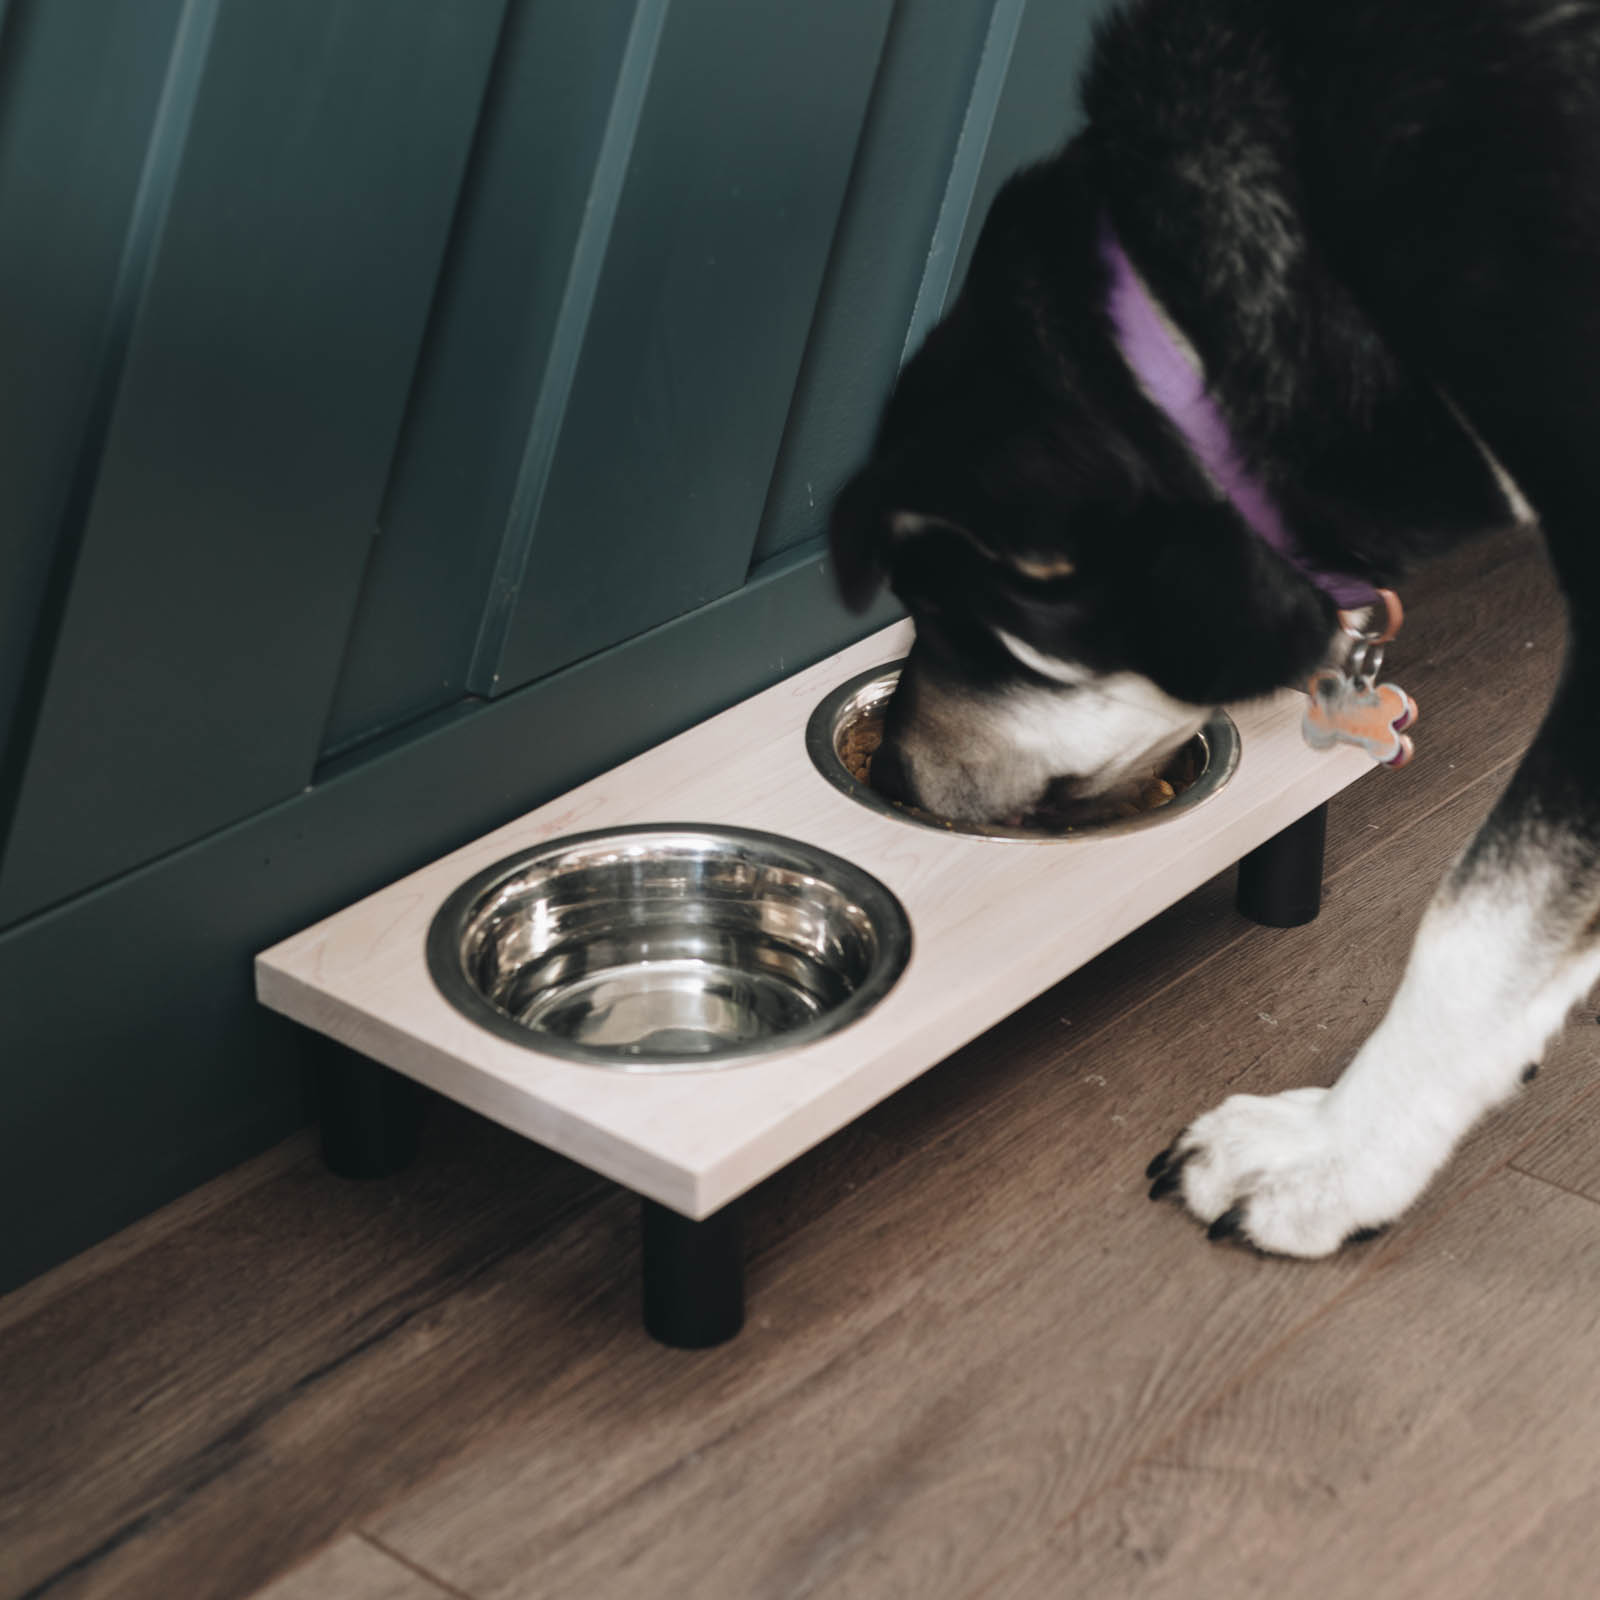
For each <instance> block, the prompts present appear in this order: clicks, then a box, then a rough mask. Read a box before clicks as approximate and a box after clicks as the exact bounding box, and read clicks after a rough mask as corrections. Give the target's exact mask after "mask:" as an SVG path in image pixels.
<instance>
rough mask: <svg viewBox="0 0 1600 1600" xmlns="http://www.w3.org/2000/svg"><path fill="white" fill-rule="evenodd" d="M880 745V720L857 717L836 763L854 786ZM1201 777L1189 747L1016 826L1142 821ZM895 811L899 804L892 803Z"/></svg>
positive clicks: (1041, 828) (1047, 806) (1044, 828)
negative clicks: (1113, 786) (1136, 775)
mask: <svg viewBox="0 0 1600 1600" xmlns="http://www.w3.org/2000/svg"><path fill="white" fill-rule="evenodd" d="M882 742H883V719H882V718H881V717H875V716H866V717H860V718H858V719H857V720H856V721H855V722H853V723H851V724H850V726H849V727H848V728H846V729H845V731H844V734H843V736H842V737H841V738H840V740H839V742H838V745H837V749H838V752H839V759H840V760H841V761H842V762H843V763H844V764H845V768H846V770H847V771H848V772H849V774H850V776H851V777H852V778H854V779H855V780H856V782H857V783H865V784H869V785H870V784H871V782H872V756H873V752H874V751H876V750H877V748H878V746H879V745H880V744H882ZM1199 776H1200V760H1199V757H1198V756H1197V754H1196V751H1195V746H1194V743H1193V741H1191V742H1190V743H1189V744H1186V745H1185V746H1184V747H1183V748H1182V749H1181V750H1180V751H1178V753H1177V754H1176V755H1174V756H1171V757H1169V758H1168V760H1167V761H1166V763H1165V764H1164V765H1163V766H1162V767H1161V769H1160V770H1159V771H1158V772H1154V773H1151V774H1150V776H1149V777H1146V778H1141V779H1136V780H1134V781H1133V782H1132V783H1130V784H1126V785H1124V786H1123V787H1122V788H1120V789H1118V790H1117V791H1115V792H1114V793H1113V794H1109V795H1100V796H1097V797H1096V798H1095V800H1094V801H1092V802H1089V803H1088V804H1087V805H1085V804H1084V803H1082V802H1078V803H1073V802H1062V803H1060V804H1052V802H1051V799H1050V797H1049V796H1048V795H1047V796H1046V797H1045V799H1044V801H1043V802H1041V803H1040V804H1039V805H1038V806H1036V807H1035V808H1034V809H1033V810H1032V811H1030V812H1029V813H1028V814H1027V816H1025V817H1023V818H1022V819H1021V826H1023V827H1024V828H1030V829H1033V830H1036V831H1038V832H1040V833H1064V832H1067V831H1069V830H1070V829H1072V828H1075V827H1094V826H1096V825H1098V824H1101V823H1106V822H1122V821H1127V820H1131V819H1132V818H1134V817H1140V816H1143V815H1144V814H1145V813H1146V812H1147V811H1154V810H1156V809H1157V808H1158V807H1160V806H1167V805H1171V804H1172V802H1173V801H1174V800H1176V799H1177V798H1178V796H1179V795H1180V794H1182V793H1183V791H1184V790H1185V789H1187V788H1188V787H1189V786H1190V784H1192V783H1193V782H1194V781H1195V779H1196V778H1198V777H1199ZM895 804H896V805H899V802H898V801H896V802H895ZM901 809H902V810H906V811H916V814H917V815H918V816H927V817H928V820H930V821H935V822H941V823H943V825H944V826H945V827H951V826H953V824H951V823H949V822H945V821H944V819H943V818H942V817H933V816H931V815H930V814H929V813H926V812H922V811H918V810H917V808H916V807H914V806H902V807H901Z"/></svg>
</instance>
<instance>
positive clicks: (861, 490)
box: [828, 462, 889, 611]
mask: <svg viewBox="0 0 1600 1600" xmlns="http://www.w3.org/2000/svg"><path fill="white" fill-rule="evenodd" d="M888 513H889V508H888V505H887V502H886V501H885V499H884V492H883V474H882V470H881V468H880V467H879V465H878V463H877V462H871V463H869V464H868V465H867V466H865V467H863V468H862V469H861V470H860V471H859V472H858V473H857V474H856V475H855V476H854V477H853V478H851V479H850V481H849V482H848V483H847V484H845V486H844V488H842V489H841V490H840V491H839V493H838V495H837V497H836V498H835V499H834V502H833V513H832V515H831V516H830V517H829V519H828V550H829V552H830V554H831V555H832V557H833V576H834V581H835V583H837V584H838V586H839V597H840V599H842V600H843V601H844V603H845V604H846V605H847V606H848V607H849V608H850V609H851V610H852V611H865V610H866V609H867V607H868V606H869V605H871V603H872V598H873V596H874V595H876V594H877V592H878V589H879V586H880V585H881V584H882V583H883V580H884V578H885V576H886V575H887V570H888V563H887V560H886V557H887V553H888V546H889V514H888Z"/></svg>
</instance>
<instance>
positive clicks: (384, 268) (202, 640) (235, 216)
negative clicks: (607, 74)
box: [0, 0, 502, 922]
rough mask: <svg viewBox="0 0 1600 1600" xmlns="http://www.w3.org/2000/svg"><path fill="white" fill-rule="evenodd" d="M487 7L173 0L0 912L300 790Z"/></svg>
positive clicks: (342, 0) (452, 169) (482, 66)
mask: <svg viewBox="0 0 1600 1600" xmlns="http://www.w3.org/2000/svg"><path fill="white" fill-rule="evenodd" d="M158 9H159V8H153V11H152V15H155V14H156V12H157V11H158ZM501 11H502V6H501V4H500V3H499V0H472V3H470V4H453V5H440V4H438V3H436V0H272V4H270V5H262V4H260V3H258V0H190V4H189V5H188V7H187V8H186V15H185V19H184V26H183V27H182V28H180V30H179V32H178V35H177V40H176V45H175V48H174V51H173V54H172V59H171V62H170V64H169V67H168V78H167V83H166V85H165V92H164V101H163V105H162V108H161V111H160V113H159V114H158V116H157V120H156V125H155V129H154V133H153V135H152V139H151V143H150V147H149V151H148V152H147V156H146V167H145V174H144V177H143V179H142V181H143V182H144V184H145V191H146V192H145V194H144V195H142V196H141V199H142V201H143V202H144V205H145V211H146V218H145V220H146V223H147V228H148V232H147V234H146V236H144V237H136V236H134V235H132V234H130V238H129V241H128V246H127V252H126V254H127V261H128V264H127V266H126V268H125V270H126V272H127V273H128V275H129V277H130V279H131V280H132V281H131V282H130V284H129V297H130V302H131V314H132V316H133V318H134V320H133V323H132V326H131V328H130V329H129V331H128V332H127V334H126V337H125V340H123V341H120V342H119V345H118V346H117V347H116V348H113V349H111V350H108V351H107V352H106V356H105V360H106V361H107V362H108V363H109V364H110V368H111V370H107V371H103V372H102V373H101V374H100V375H99V379H98V381H99V382H100V383H101V384H102V385H103V386H104V387H105V388H106V390H107V391H108V392H110V393H111V394H112V395H113V396H114V399H113V401H112V407H111V413H110V416H109V418H108V420H107V423H106V427H105V433H104V437H103V440H94V439H90V440H88V441H86V442H87V443H89V444H93V445H97V446H98V457H97V459H95V460H94V461H93V462H92V464H91V463H84V464H82V466H81V467H80V470H81V471H82V472H83V473H84V489H83V495H82V499H81V502H80V503H77V504H75V505H74V506H72V507H71V508H70V512H71V514H72V515H75V516H78V517H81V518H82V525H81V528H78V527H69V528H67V529H65V530H64V533H63V537H64V538H65V539H66V540H68V541H69V542H73V543H81V548H79V549H78V551H77V554H76V560H75V567H74V571H73V573H72V584H71V592H70V596H69V597H68V599H67V601H66V604H65V608H64V614H63V616H62V618H61V621H60V626H59V631H58V632H57V634H56V637H55V639H54V641H53V644H52V645H51V647H50V648H49V651H48V655H49V661H48V676H47V678H46V679H45V681H44V683H43V685H42V698H41V700H40V703H39V706H38V709H37V715H36V725H35V727H34V729H33V730H32V738H31V740H28V741H27V749H26V770H25V772H24V773H23V774H22V777H21V783H20V788H19V790H18V792H17V795H16V799H15V811H14V817H13V820H12V826H11V836H10V840H9V842H8V846H7V850H6V855H5V861H4V866H3V869H0V922H6V921H11V920H14V919H15V918H17V917H19V916H23V915H26V914H27V913H29V912H31V911H35V910H38V909H40V908H41V907H43V906H46V905H50V904H53V903H55V902H57V901H60V900H63V899H65V898H66V897H68V896H69V895H71V894H73V893H75V892H77V891H80V890H82V889H85V888H88V887H89V886H91V885H93V884H96V883H100V882H103V881H105V880H106V879H107V878H110V877H112V876H114V875H115V874H116V873H118V872H124V871H127V870H128V869H129V868H130V867H134V866H137V865H139V864H140V863H141V862H144V861H148V860H150V859H152V858H153V857H155V856H158V855H160V854H162V853H163V852H165V851H168V850H172V849H175V848H177V847H178V846H180V845H183V844H186V843H188V842H189V841H191V840H193V839H196V838H198V837H200V836H202V835H204V834H206V833H208V832H211V831H213V830H214V829H217V828H220V827H222V826H224V825H225V824H227V823H229V822H233V821H236V820H237V819H238V818H240V817H244V816H248V815H250V814H251V813H252V812H254V811H259V810H260V809H261V808H262V807H263V806H266V805H270V804H271V803H272V802H274V801H277V800H281V799H283V798H284V797H286V796H288V795H291V794H294V793H295V792H296V791H297V790H299V789H301V788H303V787H304V786H305V784H306V782H307V781H308V779H309V778H310V776H311V771H312V767H313V765H314V763H315V760H316V756H317V751H318V748H319V746H320V744H321V739H322V731H323V727H324V724H325V721H326V717H327V708H328V704H329V700H330V698H331V693H332V684H333V680H334V677H335V674H336V673H337V671H338V666H339V662H340V659H341V657H342V655H343V652H344V645H345V638H346V635H347V633H348V629H349V623H350V617H351V614H352V612H353V610H354V606H355V600H356V595H357V591H358V586H359V583H360V579H361V573H362V569H363V565H364V563H365V560H366V553H367V546H368V544H369V542H370V540H371V538H372V533H373V530H374V528H375V526H376V524H377V516H378V505H379V497H380V494H381V492H382V489H383V485H384V481H385V479H386V476H387V473H388V468H389V460H390V456H391V454H392V452H393V448H394V438H395V433H396V430H397V428H398V426H399V422H400V417H401V414H402V411H403V409H404V405H405V398H406V393H407V389H408V387H409V384H410V378H411V372H412V368H413V366H414V363H415V361H416V356H417V350H418V347H419V345H420V343H421V340H422V333H423V328H424V326H425V322H426V318H427V313H428V307H429V304H430V300H431V296H432V293H433V286H434V280H435V277H436V274H437V269H438V262H439V259H440V257H441V255H442V253H443V250H444V246H445V240H446V236H447V233H448V229H449V225H450V218H451V215H452V212H453V210H454V205H455V197H456V191H457V188H458V185H459V183H460V178H461V173H462V170H463V167H464V165H465V162H466V157H467V153H468V149H469V147H470V142H471V138H472V133H473V129H474V127H475V126H476V122H477V115H478V107H479V104H480V102H481V99H482V93H483V86H484V81H485V78H486V75H487V73H488V69H489V65H490V62H491V60H492V57H493V51H494V45H495V40H496V37H497V34H498V31H499V25H500V18H501ZM86 27H87V30H88V31H90V32H92V30H93V23H92V19H90V20H89V21H88V23H87V24H86ZM419 108H425V109H422V110H420V114H419ZM47 156H48V152H44V153H43V154H42V156H41V159H43V158H45V157H47Z"/></svg>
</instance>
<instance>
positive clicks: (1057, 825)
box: [806, 661, 1239, 844]
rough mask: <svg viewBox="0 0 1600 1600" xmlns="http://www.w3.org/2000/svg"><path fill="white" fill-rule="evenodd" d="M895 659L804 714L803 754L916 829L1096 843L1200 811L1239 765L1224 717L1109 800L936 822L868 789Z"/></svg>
mask: <svg viewBox="0 0 1600 1600" xmlns="http://www.w3.org/2000/svg"><path fill="white" fill-rule="evenodd" d="M901 665H902V663H901V662H899V661H892V662H889V663H888V664H887V665H885V666H881V667H872V668H870V669H869V670H868V671H866V672H863V673H859V674H858V675H857V676H855V677H854V678H851V679H850V680H849V682H847V683H843V684H840V686H839V687H838V688H837V689H835V690H834V691H833V692H832V693H831V694H829V695H828V696H827V697H826V698H825V699H824V700H822V702H821V703H820V704H819V705H818V706H817V708H816V710H815V711H813V712H812V714H811V718H810V721H809V722H808V724H807V726H806V748H807V750H808V751H809V753H810V756H811V760H812V763H813V765H814V766H815V767H816V768H817V770H818V771H819V772H820V773H821V774H822V776H823V777H825V778H826V779H827V780H828V782H829V783H831V784H832V785H833V786H834V787H835V788H836V789H839V790H842V791H843V792H844V793H845V794H847V795H849V796H850V798H851V799H852V800H855V801H857V802H859V803H860V804H861V805H864V806H868V807H870V808H871V809H872V810H874V811H880V812H882V813H883V814H884V815H886V816H891V817H895V818H896V819H898V820H899V821H901V822H907V823H910V824H912V825H914V826H916V827H922V828H937V829H940V830H941V831H943V832H945V833H959V834H967V835H969V836H972V837H975V838H981V839H1003V840H1014V841H1022V842H1025V843H1031V844H1039V843H1059V842H1061V841H1063V840H1069V839H1078V838H1104V837H1105V836H1106V835H1107V834H1116V833H1127V832H1131V831H1134V830H1136V829H1139V828H1148V827H1153V826H1156V825H1157V824H1159V823H1162V822H1166V821H1169V820H1171V819H1172V818H1174V817H1180V816H1183V815H1185V814H1186V813H1188V812H1190V811H1193V810H1194V809H1195V807H1196V806H1200V805H1204V804H1205V802H1206V801H1207V800H1209V799H1210V798H1211V797H1212V796H1213V795H1215V794H1216V793H1217V792H1218V791H1219V790H1220V789H1221V788H1222V787H1223V786H1224V785H1225V784H1226V783H1227V781H1228V780H1229V779H1230V778H1231V777H1232V776H1233V774H1234V770H1235V769H1236V768H1237V767H1238V765H1239V730H1238V728H1237V727H1236V726H1235V724H1234V721H1233V719H1232V718H1231V717H1230V716H1229V715H1228V714H1227V712H1225V711H1217V712H1214V713H1213V714H1212V716H1211V717H1210V718H1209V719H1208V720H1207V722H1206V724H1205V726H1204V727H1202V728H1201V729H1200V731H1199V732H1198V733H1197V734H1195V735H1194V737H1193V738H1192V739H1190V740H1188V742H1187V743H1185V744H1183V745H1182V746H1180V747H1179V748H1178V750H1176V751H1175V752H1174V753H1173V754H1172V755H1170V756H1168V757H1167V758H1166V759H1165V760H1163V761H1162V762H1161V763H1160V764H1159V765H1157V766H1152V767H1151V769H1150V770H1149V771H1148V772H1142V773H1137V774H1135V775H1133V776H1132V777H1130V778H1129V779H1128V781H1127V782H1125V783H1123V784H1121V785H1119V786H1118V787H1117V789H1116V790H1114V791H1113V792H1112V793H1111V794H1108V795H1102V796H1096V797H1095V798H1094V799H1093V800H1091V801H1087V802H1085V801H1080V800H1067V799H1064V798H1061V797H1059V796H1057V795H1055V794H1052V793H1047V794H1046V795H1045V796H1044V797H1043V798H1042V799H1041V800H1040V802H1039V803H1038V804H1037V805H1036V806H1035V807H1034V808H1033V809H1032V810H1031V811H1029V812H1028V813H1027V815H1025V816H1023V817H1022V818H1021V819H1020V820H1018V821H1016V822H1015V823H1000V822H995V823H973V822H963V821H955V820H952V819H951V818H948V817H941V816H937V815H935V814H934V813H932V812H929V811H924V810H922V809H921V808H920V807H918V806H914V805H906V804H903V803H901V802H900V801H898V800H890V799H889V798H888V797H887V796H885V795H882V794H879V793H878V791H877V790H876V789H874V788H873V787H872V780H871V769H872V756H873V754H874V752H875V751H876V750H877V748H878V745H879V743H880V742H881V740H882V738H883V716H884V712H885V710H886V708H887V707H888V704H889V699H890V697H891V696H892V695H893V694H894V690H895V685H896V683H898V682H899V678H900V668H901Z"/></svg>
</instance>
